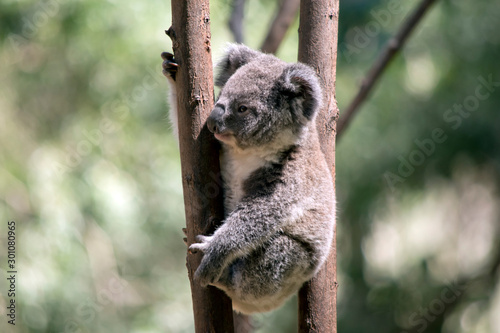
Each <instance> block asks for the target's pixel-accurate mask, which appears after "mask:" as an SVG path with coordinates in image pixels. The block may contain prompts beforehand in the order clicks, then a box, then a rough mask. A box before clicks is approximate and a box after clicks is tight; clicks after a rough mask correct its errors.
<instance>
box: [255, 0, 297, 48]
mask: <svg viewBox="0 0 500 333" xmlns="http://www.w3.org/2000/svg"><path fill="white" fill-rule="evenodd" d="M299 5H300V0H281V2H280V6H279V8H278V12H277V13H276V16H275V18H274V20H273V23H272V24H271V28H269V31H268V33H267V36H266V39H265V40H264V42H263V43H262V46H261V47H260V49H261V50H262V52H266V53H273V54H275V53H276V51H278V48H279V46H280V45H281V42H282V41H283V39H284V38H285V35H286V32H287V31H288V29H289V28H290V26H291V25H292V23H293V20H294V19H295V17H296V16H297V12H298V10H299Z"/></svg>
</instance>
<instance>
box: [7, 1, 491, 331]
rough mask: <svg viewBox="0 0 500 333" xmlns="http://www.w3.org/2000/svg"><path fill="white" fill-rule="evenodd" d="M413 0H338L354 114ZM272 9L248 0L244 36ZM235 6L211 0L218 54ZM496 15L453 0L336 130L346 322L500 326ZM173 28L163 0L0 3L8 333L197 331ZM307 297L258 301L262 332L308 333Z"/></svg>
mask: <svg viewBox="0 0 500 333" xmlns="http://www.w3.org/2000/svg"><path fill="white" fill-rule="evenodd" d="M415 4H416V1H411V2H401V3H400V2H399V1H397V2H395V1H394V0H392V1H391V0H387V1H380V2H373V1H367V0H359V1H353V2H349V1H341V2H340V5H341V8H340V33H339V53H338V67H337V92H336V95H337V98H338V102H339V106H340V110H341V111H342V110H343V109H344V108H345V107H346V106H347V105H348V103H349V100H350V98H351V97H352V96H353V95H354V94H355V92H356V89H357V87H358V85H359V83H360V81H361V79H362V78H363V76H364V73H365V72H366V70H367V69H368V68H369V66H370V64H371V63H372V62H373V61H374V59H375V58H376V56H377V55H378V54H379V52H380V50H381V48H382V47H383V45H384V43H385V42H386V41H387V40H388V39H389V38H390V36H391V35H392V34H394V33H395V31H397V28H398V27H399V25H400V24H401V22H402V20H403V19H404V17H405V15H406V13H408V12H409V11H410V10H411V9H412V8H413V6H415ZM276 7H277V2H275V1H272V2H268V1H263V0H260V1H257V0H254V1H249V2H248V3H247V7H246V17H245V22H244V28H245V38H246V42H247V44H248V45H250V46H251V47H254V48H258V47H259V46H260V43H261V42H262V40H263V38H264V36H265V34H266V31H267V28H268V26H269V22H270V21H271V19H272V17H273V13H274V10H275V9H276ZM230 10H231V1H230V0H219V1H215V0H214V1H211V16H212V19H211V24H212V37H213V39H212V47H213V50H214V58H215V59H216V58H217V57H218V56H219V55H220V54H221V50H222V48H223V45H224V43H226V42H227V41H230V39H231V35H230V33H229V31H228V29H227V19H228V17H229V14H230ZM498 17H500V4H499V3H498V2H496V1H486V0H481V1H476V2H471V1H466V0H455V1H452V0H448V1H444V0H443V1H439V2H438V3H437V5H436V6H435V7H433V8H432V9H431V12H430V13H429V15H428V16H427V17H426V18H425V19H424V20H423V22H422V24H421V25H420V26H419V28H418V29H417V31H415V33H414V35H413V36H412V38H411V39H410V41H409V42H408V44H407V45H406V46H405V48H404V50H403V52H402V54H400V55H399V56H398V57H397V58H396V60H395V61H394V62H393V63H392V64H391V66H390V67H389V69H388V70H387V71H386V73H385V75H384V77H383V78H382V80H381V81H380V83H379V84H378V87H377V89H376V90H375V92H374V93H373V95H372V96H371V97H370V98H369V100H368V101H367V103H366V104H365V105H364V106H363V108H362V110H361V112H360V113H359V115H358V116H357V117H356V119H355V120H354V122H353V123H352V126H351V127H349V128H348V130H347V131H346V132H345V133H344V134H343V135H342V137H341V139H340V141H339V142H338V145H337V162H336V170H337V196H338V201H339V203H338V209H339V217H338V230H337V231H338V233H337V240H338V258H339V259H338V260H339V262H338V275H339V283H340V287H339V295H338V326H339V331H341V332H353V333H357V332H424V331H425V332H450V333H451V332H500V320H499V319H498V313H500V286H499V273H498V266H499V262H500V259H499V258H500V246H499V244H500V242H499V241H500V228H499V225H498V224H499V223H498V221H499V216H500V211H499V209H500V205H499V194H498V188H499V172H498V171H499V168H500V153H499V151H500V135H499V133H500V116H499V113H498V111H499V110H498V108H499V106H500V94H499V91H500V84H497V83H496V82H499V81H500V63H499V61H498V60H499V59H500V47H499V42H500V34H499V33H498V31H500V20H498ZM169 25H170V4H169V2H168V1H163V2H160V1H152V2H151V1H150V2H139V1H122V2H118V1H116V0H110V1H92V0H90V1H77V0H74V1H68V2H62V1H58V0H47V1H31V0H23V1H12V0H6V1H3V2H2V3H1V4H0V39H1V40H0V43H1V44H0V59H1V61H0V85H1V87H2V88H1V89H0V110H1V112H0V117H1V121H0V162H1V165H2V167H1V168H0V193H1V200H0V216H1V219H2V221H3V222H2V224H1V227H0V246H1V249H2V250H1V251H0V263H1V264H0V268H1V269H0V271H1V274H0V275H1V279H0V281H3V282H1V283H0V294H1V297H0V305H1V306H0V308H1V309H2V310H0V313H1V314H2V319H1V320H0V331H1V332H192V331H193V329H194V328H193V316H192V307H191V296H190V289H189V281H188V279H187V274H186V269H185V246H184V244H183V242H182V237H183V236H182V231H181V228H182V227H183V226H184V208H183V205H184V204H183V198H182V186H181V180H180V164H179V153H178V149H177V144H176V142H175V140H174V139H173V138H172V135H171V133H170V129H169V125H168V122H167V120H166V119H167V117H166V115H167V110H168V107H167V105H166V103H165V98H166V89H167V86H166V82H165V80H164V78H163V77H162V75H161V68H160V67H161V66H160V64H161V59H160V57H159V54H160V52H161V51H163V50H171V47H170V41H169V40H168V38H167V37H166V36H165V35H164V32H163V30H164V29H166V28H168V27H169ZM297 28H298V22H295V23H294V26H293V27H292V28H291V29H290V31H289V33H288V35H287V37H286V40H285V42H284V43H283V45H282V46H281V48H280V50H279V52H278V56H280V57H281V58H282V59H284V60H286V61H295V59H296V54H297V52H296V50H297V41H298V39H297V33H296V31H297ZM484 81H486V82H488V81H492V82H490V83H486V84H485V83H484ZM478 87H479V88H478ZM460 105H462V106H461V107H460ZM436 130H438V132H437V133H439V135H437V136H436V135H435V134H436ZM433 133H434V134H433ZM436 137H437V138H438V140H435V138H436ZM8 220H15V221H16V222H17V266H18V267H17V269H18V272H19V273H18V280H17V289H18V293H16V302H17V305H18V308H17V321H16V326H15V328H14V329H13V327H12V326H11V325H8V324H7V319H6V318H7V317H6V304H7V302H8V300H9V298H8V297H7V296H6V290H7V289H8V286H7V283H6V280H5V278H4V276H6V274H7V273H6V271H7V267H6V260H7V258H6V250H5V249H6V235H7V224H6V221H8ZM296 311H297V308H296V301H295V298H293V299H292V300H290V301H289V302H288V303H287V305H286V306H285V307H283V308H281V309H279V310H277V311H275V312H272V313H267V314H260V315H257V316H255V317H254V324H255V326H256V328H257V329H256V331H257V332H292V331H295V330H296V323H295V322H296Z"/></svg>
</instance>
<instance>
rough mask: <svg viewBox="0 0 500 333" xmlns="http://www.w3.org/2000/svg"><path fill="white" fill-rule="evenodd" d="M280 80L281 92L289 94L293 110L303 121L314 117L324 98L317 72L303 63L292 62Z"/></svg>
mask: <svg viewBox="0 0 500 333" xmlns="http://www.w3.org/2000/svg"><path fill="white" fill-rule="evenodd" d="M279 82H280V93H281V94H283V95H285V96H288V98H289V99H290V100H289V103H290V106H291V108H292V112H293V113H294V114H295V115H296V116H297V117H298V119H299V120H301V122H302V123H305V122H307V121H310V120H312V119H314V117H315V116H316V113H317V112H318V110H319V108H320V107H321V103H322V98H323V93H322V91H321V86H320V83H319V79H318V76H317V75H316V72H315V71H314V70H313V69H312V68H311V67H309V66H307V65H304V64H301V63H295V64H290V65H288V66H287V67H285V69H284V70H283V73H282V74H281V77H280V79H279ZM304 118H305V119H304Z"/></svg>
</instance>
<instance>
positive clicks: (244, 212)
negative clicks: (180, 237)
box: [189, 195, 292, 286]
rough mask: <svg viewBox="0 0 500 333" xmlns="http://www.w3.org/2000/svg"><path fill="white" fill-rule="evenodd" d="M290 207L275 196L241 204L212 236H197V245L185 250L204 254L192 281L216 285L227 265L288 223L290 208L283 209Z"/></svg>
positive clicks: (279, 197)
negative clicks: (271, 198)
mask: <svg viewBox="0 0 500 333" xmlns="http://www.w3.org/2000/svg"><path fill="white" fill-rule="evenodd" d="M291 205H292V204H291V203H290V202H289V201H288V200H287V199H285V198H284V197H281V196H279V195H276V196H275V197H274V198H273V200H269V199H268V198H254V199H247V200H244V201H243V202H241V203H240V204H239V205H238V207H237V208H236V209H235V210H234V211H233V212H231V214H230V215H229V216H228V217H227V218H226V219H225V221H224V223H223V224H222V226H220V227H219V229H217V231H216V232H215V233H214V234H213V235H212V236H210V237H207V236H198V237H197V240H198V241H199V243H194V244H192V245H191V246H190V247H189V250H190V251H197V250H200V251H202V252H203V253H204V255H203V259H202V260H201V263H200V266H199V267H198V269H197V270H196V273H195V279H197V280H198V281H199V283H200V284H201V285H202V286H206V285H208V284H213V283H215V282H217V281H218V280H219V278H220V277H221V275H222V273H223V271H224V269H225V268H226V267H227V266H228V265H229V264H230V263H231V262H233V261H234V260H235V259H236V258H239V257H242V256H245V255H247V254H249V253H250V252H251V251H252V250H254V249H256V248H258V247H259V246H260V245H261V244H263V243H264V242H265V241H266V240H268V239H269V238H271V237H272V236H273V235H276V233H277V232H279V230H280V229H281V228H282V226H283V225H284V224H287V223H288V222H289V221H290V217H291V216H290V215H291V214H290V209H286V208H285V209H284V207H288V208H290V207H291Z"/></svg>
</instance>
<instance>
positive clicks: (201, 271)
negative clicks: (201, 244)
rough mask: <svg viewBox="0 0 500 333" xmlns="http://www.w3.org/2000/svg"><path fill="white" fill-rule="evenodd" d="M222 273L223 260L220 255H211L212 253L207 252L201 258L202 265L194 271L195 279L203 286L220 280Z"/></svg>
mask: <svg viewBox="0 0 500 333" xmlns="http://www.w3.org/2000/svg"><path fill="white" fill-rule="evenodd" d="M221 275H222V261H221V260H220V258H218V256H211V255H210V253H205V255H204V256H203V259H202V260H201V263H200V266H198V269H197V270H196V272H195V273H194V279H195V281H197V282H198V283H199V284H200V285H201V286H202V287H206V286H207V285H209V284H214V283H215V282H217V281H219V278H220V276H221Z"/></svg>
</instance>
